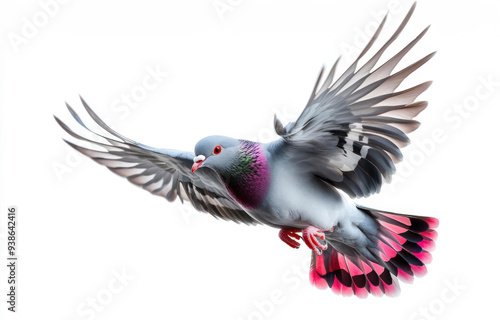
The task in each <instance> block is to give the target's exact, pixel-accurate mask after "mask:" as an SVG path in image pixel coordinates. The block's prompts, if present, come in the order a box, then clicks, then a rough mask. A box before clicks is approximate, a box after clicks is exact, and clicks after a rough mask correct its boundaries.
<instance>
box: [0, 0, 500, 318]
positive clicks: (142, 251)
mask: <svg viewBox="0 0 500 320" xmlns="http://www.w3.org/2000/svg"><path fill="white" fill-rule="evenodd" d="M46 2H48V0H42V1H41V3H42V4H43V3H46ZM224 4H226V5H228V6H230V7H229V9H228V8H227V7H226V9H227V10H226V11H224V12H221V11H218V10H217V9H216V5H219V6H223V5H224ZM410 6H411V2H410V1H403V0H401V1H393V2H392V4H391V2H389V1H387V0H377V1H368V0H365V1H285V0H282V1H245V0H241V1H236V0H232V1H230V0H221V1H213V0H205V1H201V0H200V1H168V2H167V1H164V2H161V3H160V2H159V1H158V2H157V1H106V2H104V1H77V0H73V1H67V3H65V4H59V5H58V6H57V8H56V7H53V6H52V7H50V10H51V11H52V12H51V16H48V15H47V14H46V13H44V11H43V9H42V6H41V5H40V3H39V2H38V1H23V2H22V3H19V1H14V0H6V1H2V5H1V7H0V21H1V22H0V23H1V38H0V41H1V51H0V63H1V66H0V81H1V83H0V90H1V91H0V99H1V101H0V103H1V107H0V112H1V114H0V121H1V124H0V130H1V134H0V145H1V157H2V158H1V172H0V177H1V190H0V196H1V198H0V199H1V207H0V210H1V212H2V214H1V215H0V217H1V218H0V219H1V220H0V226H1V228H2V230H1V231H2V238H1V241H2V243H1V246H2V248H1V253H2V255H1V259H2V261H1V263H0V265H1V266H2V267H1V273H0V277H1V278H0V283H1V286H2V287H1V290H0V292H1V297H0V301H1V302H0V306H1V313H0V317H2V318H5V317H7V319H40V318H42V319H55V320H66V319H179V318H181V319H182V318H189V319H196V318H210V319H215V318H217V319H296V318H302V319H306V318H309V317H317V318H318V319H345V318H347V317H348V318H349V319H365V318H368V317H370V318H374V319H382V318H383V319H398V320H401V319H426V318H427V319H471V318H476V319H480V318H490V317H491V316H490V315H491V314H496V310H497V308H496V304H497V303H498V299H495V297H498V292H496V290H497V288H498V286H499V285H500V283H499V280H498V277H497V275H496V271H497V268H496V266H497V262H498V258H497V254H496V252H497V251H498V247H497V242H498V229H497V228H498V225H499V222H500V221H499V216H498V214H499V213H498V209H497V208H496V207H495V205H494V201H495V200H496V197H497V193H498V181H499V180H498V179H499V178H500V177H499V173H498V156H499V152H498V141H497V140H498V139H497V138H496V133H497V131H498V130H497V125H498V124H497V118H498V116H499V115H500V112H499V110H500V109H499V107H500V106H499V105H498V104H499V102H500V83H499V82H500V68H499V62H498V57H499V56H500V49H499V46H498V39H500V19H499V16H498V15H499V13H500V4H499V3H498V2H494V1H474V2H472V1H420V2H419V3H418V5H417V9H416V11H415V13H414V16H413V18H412V20H411V22H410V23H409V25H408V27H407V28H406V30H405V31H404V32H403V34H402V35H401V37H400V39H398V41H396V43H395V44H394V48H392V49H391V50H390V52H391V53H395V52H397V50H398V49H399V48H401V47H402V46H403V45H405V44H406V43H407V42H409V41H411V39H413V37H414V36H416V35H417V34H418V32H419V31H420V30H422V29H423V28H424V27H425V26H427V25H428V24H432V27H431V29H430V30H429V32H428V34H427V35H426V36H425V37H424V39H423V40H422V41H421V42H420V43H419V44H418V45H417V47H416V48H415V50H414V51H413V52H412V53H411V54H409V55H408V57H407V59H406V58H405V59H404V60H403V62H402V66H404V65H407V64H409V63H411V62H413V61H415V60H416V59H418V58H420V57H423V56H424V55H425V54H427V53H429V52H432V51H435V50H437V51H438V54H437V55H436V56H435V57H434V58H433V59H432V60H431V61H430V62H429V63H428V64H426V65H425V66H424V67H423V68H421V69H420V70H418V71H417V72H416V73H415V74H414V75H412V76H411V77H410V79H409V81H408V82H405V83H403V85H404V86H409V85H414V84H417V83H419V82H422V81H425V80H434V84H433V85H432V86H431V88H430V89H429V90H428V91H426V92H425V93H424V94H423V95H422V96H421V99H425V100H428V101H429V102H430V104H429V107H428V108H427V110H425V111H424V112H423V113H422V114H421V115H419V117H418V120H419V121H421V122H422V125H421V127H420V129H419V130H417V131H416V132H414V133H413V134H411V136H410V138H411V139H412V141H413V143H412V145H410V146H409V147H407V148H405V149H404V155H405V157H406V159H405V162H403V163H402V164H401V165H399V173H398V176H397V177H395V181H394V183H393V184H392V185H386V186H385V187H384V188H383V190H382V192H381V193H380V194H379V195H376V196H373V197H371V198H369V199H361V200H359V201H358V202H359V203H361V204H364V205H367V206H372V207H376V208H380V209H385V210H389V211H395V212H402V213H408V214H417V215H430V216H434V217H437V218H439V219H440V222H441V225H440V227H439V229H438V231H439V239H438V241H437V248H436V250H435V252H434V254H433V256H434V260H433V262H432V263H431V264H430V265H429V267H428V270H429V273H428V274H427V275H426V276H425V277H423V278H418V279H416V280H415V281H414V283H413V284H411V285H409V284H401V288H402V293H401V295H400V296H399V297H398V298H387V297H384V298H373V297H370V298H368V299H364V300H362V299H359V298H356V297H351V298H345V297H341V296H337V295H334V294H333V293H331V292H329V291H320V290H317V289H316V288H314V287H312V286H310V285H309V280H308V279H307V272H306V271H307V270H306V269H307V264H308V259H309V255H310V251H309V250H308V249H306V248H301V249H300V250H292V249H290V248H289V247H288V246H286V245H285V244H284V243H282V242H281V241H280V240H279V239H278V231H277V230H275V229H271V228H267V227H263V226H258V227H248V226H243V225H236V224H234V223H231V222H224V221H218V220H216V219H214V218H212V217H211V216H209V215H205V214H203V213H196V212H193V210H192V209H190V208H188V207H187V206H181V205H180V204H178V203H173V204H172V203H168V202H167V201H165V200H164V199H161V198H159V197H154V196H151V195H150V194H148V193H147V192H145V191H143V190H141V189H139V188H137V187H135V186H133V185H131V184H129V183H128V182H127V181H126V180H124V179H122V178H120V177H118V176H116V175H114V174H112V173H111V172H110V171H108V170H107V169H105V168H104V167H102V166H98V165H97V164H95V163H94V162H92V161H90V160H89V159H86V158H83V157H82V156H76V155H75V153H73V152H71V150H70V148H69V147H68V146H67V145H65V144H64V142H63V141H62V140H61V138H62V137H66V138H67V135H65V133H64V132H63V131H62V130H61V128H60V127H58V126H57V124H56V122H55V121H54V119H53V117H52V116H53V114H55V115H57V116H59V117H60V118H62V119H63V120H65V121H66V122H67V123H69V124H70V125H71V126H72V127H76V123H75V122H74V121H72V119H71V117H70V116H69V113H68V112H67V110H66V109H65V106H64V101H67V102H68V103H70V104H71V105H72V106H73V107H74V108H75V109H76V110H77V111H79V112H83V108H82V107H81V104H80V102H79V98H78V94H81V95H82V96H83V97H84V98H85V99H86V100H87V102H88V103H89V104H90V105H91V106H92V107H93V108H94V110H95V111H96V112H97V113H98V114H99V115H101V116H102V117H103V118H104V119H106V121H108V122H110V123H111V124H112V126H113V127H114V128H115V129H116V130H118V131H119V132H121V133H122V134H124V135H126V136H128V137H130V138H132V139H134V140H136V141H139V142H143V143H145V144H148V145H152V146H157V147H167V148H176V149H181V150H192V149H193V147H194V144H195V143H196V141H198V140H199V139H200V138H202V137H204V136H206V135H210V134H223V135H229V136H233V137H238V138H254V139H256V138H257V139H261V140H263V141H268V140H269V139H270V138H272V136H270V132H271V129H272V127H271V121H272V116H273V114H274V113H275V112H277V113H278V114H279V115H280V116H281V117H282V118H283V119H284V121H285V120H294V117H296V116H298V114H299V113H300V111H301V110H302V108H303V106H304V104H305V102H306V101H307V99H308V97H309V94H310V91H311V89H312V86H313V84H314V82H315V80H316V76H317V74H318V72H319V69H320V68H321V66H322V65H323V64H325V65H327V66H331V64H332V63H333V62H334V60H335V59H336V58H337V57H338V56H339V55H341V54H343V55H344V58H343V60H342V63H341V65H340V69H341V70H342V69H345V68H346V67H347V66H348V63H350V62H352V61H353V58H354V53H356V50H359V48H360V47H361V45H362V44H363V43H364V42H363V41H366V39H365V38H366V36H365V34H368V35H371V33H372V31H373V29H372V26H374V25H375V24H376V22H377V21H378V20H379V18H378V17H380V15H381V14H383V13H384V12H386V11H387V10H388V9H391V13H390V14H389V19H388V21H387V25H386V29H385V31H384V32H383V34H382V36H381V37H382V39H386V38H387V36H388V35H389V33H390V32H392V31H393V30H395V29H396V28H397V25H398V23H399V22H400V21H401V19H402V18H403V16H404V14H405V13H406V11H407V10H408V9H409V7H410ZM50 10H49V11H50ZM219 10H221V9H219ZM44 17H45V18H47V17H48V18H47V19H45V20H44ZM34 19H35V20H36V19H38V20H37V21H36V23H37V24H38V25H39V26H38V27H37V26H35V30H33V28H31V29H30V27H27V26H26V25H27V24H30V23H32V21H33V20H34ZM23 32H24V33H25V34H24V35H23ZM19 38H22V39H24V40H20V39H19ZM353 52H354V53H353ZM386 57H387V56H386ZM154 69H158V70H160V71H161V73H162V74H163V73H168V75H167V76H165V75H163V76H162V78H160V81H159V82H157V83H156V88H154V89H151V90H146V89H144V88H141V86H142V83H143V80H144V78H145V77H146V76H147V75H148V70H154ZM149 72H150V71H149ZM488 79H489V80H488ZM488 81H490V85H489V86H488V85H485V84H484V83H486V82H488ZM491 82H493V84H491ZM150 83H152V84H154V83H153V81H151V82H150ZM495 83H496V84H495ZM141 92H142V93H145V95H142V96H138V94H139V93H141ZM134 94H135V97H136V98H138V99H136V100H135V101H133V102H134V103H135V104H134V107H133V108H132V107H130V106H127V105H125V104H124V102H123V99H124V98H123V97H124V96H132V95H134ZM137 100H140V101H137ZM464 104H465V105H467V107H464ZM455 108H458V109H455ZM466 108H468V109H466ZM459 110H460V111H459ZM433 137H434V138H433ZM431 139H434V140H431ZM8 205H17V206H18V210H19V216H18V220H19V224H18V225H19V230H18V231H19V244H18V255H19V259H20V260H19V262H18V263H19V264H20V266H19V268H18V277H19V278H18V279H19V286H18V297H17V298H18V312H16V314H15V315H13V314H12V313H11V312H7V311H6V309H7V306H6V304H5V300H6V299H7V296H6V289H7V288H6V279H7V274H6V268H5V267H4V264H5V263H6V262H5V261H6V260H5V239H6V237H5V236H6V210H7V206H8ZM302 247H304V246H302ZM304 261H305V262H304ZM304 265H306V268H304V267H303V266H304ZM123 272H125V273H126V274H127V277H129V278H128V280H123V281H122V282H120V281H118V280H116V279H117V278H116V275H115V274H116V273H123ZM116 281H117V282H116ZM110 284H111V287H112V289H113V288H114V291H115V292H114V293H111V291H110V288H109V285H110ZM272 298H273V299H272ZM92 299H95V301H97V302H96V303H97V304H99V306H98V308H97V309H98V310H99V311H91V310H94V309H92V307H91V306H90V305H89V304H88V303H89V301H92ZM433 317H434V318H433Z"/></svg>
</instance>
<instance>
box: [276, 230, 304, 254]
mask: <svg viewBox="0 0 500 320" xmlns="http://www.w3.org/2000/svg"><path fill="white" fill-rule="evenodd" d="M300 231H301V230H300V229H281V230H280V233H279V237H280V239H281V241H283V242H284V243H286V244H287V245H289V246H290V247H292V248H294V249H297V248H298V247H299V246H300V243H298V242H297V241H295V240H293V239H292V238H295V239H297V240H299V239H300V236H299V235H298V234H297V232H300Z"/></svg>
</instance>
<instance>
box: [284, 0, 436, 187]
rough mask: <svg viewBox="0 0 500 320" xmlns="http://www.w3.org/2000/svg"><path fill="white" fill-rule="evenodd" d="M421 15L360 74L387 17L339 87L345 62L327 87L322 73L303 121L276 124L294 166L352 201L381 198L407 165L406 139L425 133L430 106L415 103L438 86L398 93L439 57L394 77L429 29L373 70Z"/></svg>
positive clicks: (401, 28)
mask: <svg viewBox="0 0 500 320" xmlns="http://www.w3.org/2000/svg"><path fill="white" fill-rule="evenodd" d="M414 9H415V4H414V5H413V6H412V7H411V9H410V11H409V12H408V14H407V15H406V17H405V18H404V20H403V22H402V23H401V25H400V26H399V28H398V29H397V30H396V32H395V33H394V34H393V35H392V36H391V37H390V39H389V40H388V41H387V42H386V43H385V44H384V45H383V46H382V47H381V48H380V49H379V50H378V51H377V52H376V53H375V54H374V55H373V57H371V58H370V59H369V60H368V61H367V62H366V63H365V64H364V65H363V66H361V67H360V68H359V69H358V70H356V69H357V65H358V63H359V60H360V59H361V58H362V57H363V56H364V55H365V53H366V52H367V51H368V50H369V49H370V48H371V47H372V45H373V44H374V43H375V40H376V39H377V37H378V36H379V34H380V31H381V30H382V27H383V26H384V23H385V21H386V18H384V19H383V20H382V22H381V24H380V26H379V27H378V29H377V30H376V32H375V34H374V35H373V37H372V38H371V40H370V42H369V43H368V44H367V46H366V47H365V49H364V50H363V51H362V52H361V54H360V55H359V57H358V58H357V59H356V61H354V63H353V64H352V65H351V66H350V67H349V68H348V69H347V70H346V71H345V72H344V73H343V74H342V75H341V76H340V77H339V78H338V79H337V80H336V81H335V82H333V79H334V74H335V69H336V66H337V62H338V60H337V62H336V63H335V64H334V65H333V67H332V69H331V70H330V72H329V74H328V75H327V77H326V78H325V80H324V81H323V83H322V84H321V78H322V73H323V70H321V72H320V75H319V77H318V80H317V82H316V85H315V86H314V90H313V92H312V94H311V97H310V99H309V101H308V103H307V105H306V107H305V108H304V110H303V112H302V114H301V115H300V116H299V118H298V119H297V121H296V122H292V123H289V124H288V125H287V126H285V127H283V125H282V124H281V122H280V121H279V120H278V119H276V118H275V128H276V132H277V133H278V134H279V135H280V136H282V137H283V138H284V140H285V144H284V145H285V148H287V152H288V155H289V157H290V159H291V160H292V161H295V162H297V163H300V164H301V167H302V168H304V170H306V171H307V172H310V173H311V174H314V175H315V176H317V177H319V178H320V179H322V180H324V181H326V182H328V183H330V184H332V185H333V186H335V187H337V188H340V189H342V190H343V191H345V192H346V193H347V194H349V195H350V196H351V197H365V196H368V195H370V194H373V193H375V192H379V191H380V187H381V185H382V182H383V181H382V180H383V179H382V178H384V179H385V180H388V181H389V180H390V178H391V175H392V174H393V173H394V172H395V166H394V164H395V163H397V162H399V161H400V160H401V159H402V154H401V151H400V148H402V147H404V146H406V145H407V144H408V143H409V139H408V137H407V136H406V134H407V133H409V132H412V131H413V130H415V129H416V128H418V126H419V123H418V122H417V121H415V120H413V118H414V117H415V116H417V115H418V114H419V113H420V112H421V111H422V110H424V109H425V107H426V106H427V102H425V101H421V102H415V99H416V98H417V97H418V96H419V95H420V94H421V93H422V92H423V91H425V90H426V89H427V88H428V87H429V85H430V82H425V83H422V84H420V85H417V86H415V87H412V88H409V89H406V90H402V91H395V90H396V89H397V88H398V86H399V85H400V84H401V82H402V81H403V80H404V79H405V78H406V77H407V76H409V75H410V74H411V73H412V72H413V71H415V70H416V69H418V68H419V67H420V66H422V65H423V64H424V63H426V62H427V61H428V60H429V59H430V58H431V57H432V56H433V55H434V53H431V54H429V55H427V56H425V57H424V58H422V59H420V60H418V61H417V62H415V63H413V64H411V65H409V66H408V67H406V68H404V69H402V70H401V71H399V72H396V73H393V70H394V68H395V67H396V65H397V64H398V63H399V62H400V61H401V59H402V58H403V57H404V56H405V55H406V54H407V53H408V51H410V49H411V48H413V46H414V45H415V44H416V43H417V42H418V41H419V40H420V39H421V38H422V37H423V36H424V34H425V33H426V31H427V29H428V27H427V28H425V29H424V30H423V31H422V32H421V33H420V34H419V35H418V36H417V37H416V38H415V39H414V40H413V41H411V42H410V43H409V44H408V45H407V46H406V47H404V48H403V49H402V50H401V51H399V52H398V53H397V54H396V55H394V56H393V57H391V58H390V59H389V60H387V61H386V62H385V63H384V64H382V65H381V66H380V67H379V68H377V69H375V70H372V69H373V68H374V66H375V65H376V63H377V62H378V61H379V59H380V57H381V56H382V54H383V53H384V51H385V50H386V49H387V48H388V47H389V46H390V45H391V44H392V42H393V41H394V40H395V39H396V38H397V37H398V36H399V34H400V33H401V31H402V30H403V29H404V27H405V26H406V24H407V22H408V20H409V19H410V17H411V15H412V13H413V11H414ZM320 84H321V86H320ZM318 87H319V89H318Z"/></svg>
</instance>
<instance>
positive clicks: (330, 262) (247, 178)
mask: <svg viewBox="0 0 500 320" xmlns="http://www.w3.org/2000/svg"><path fill="white" fill-rule="evenodd" d="M414 9H415V4H413V6H412V7H411V9H410V10H409V12H408V13H407V15H406V16H405V18H404V19H403V21H402V22H401V24H400V25H399V27H398V28H397V30H396V31H395V32H394V33H393V34H392V36H391V37H390V38H389V39H388V40H387V41H386V42H385V43H384V44H383V45H382V46H381V47H380V48H379V49H378V51H376V53H375V54H373V56H371V57H370V58H369V59H367V61H366V62H365V63H363V64H362V65H361V63H360V59H361V58H362V57H363V56H365V54H366V53H367V52H368V51H369V49H370V48H371V47H372V46H373V45H374V43H375V42H376V40H377V38H378V36H379V34H380V32H381V30H382V28H383V26H384V24H385V22H386V19H387V15H386V16H385V18H384V19H383V20H382V21H381V23H380V25H379V27H378V29H377V30H376V31H375V33H374V35H373V36H372V38H371V40H370V41H369V42H368V44H367V45H366V47H365V48H364V49H363V50H362V52H361V53H360V54H359V57H357V59H356V60H355V61H354V62H353V63H352V64H351V65H350V66H349V67H348V68H347V69H346V70H345V72H343V73H342V74H341V75H340V76H339V77H337V78H336V77H335V70H336V66H337V64H338V61H339V60H337V62H336V63H335V64H334V65H333V67H332V68H331V70H330V71H329V73H328V75H327V76H326V77H325V78H324V79H323V71H324V68H323V69H322V70H321V72H320V74H319V76H318V79H317V81H316V84H315V86H314V89H313V91H312V94H311V96H310V98H309V100H308V102H307V104H306V106H305V108H304V110H303V111H302V113H301V114H300V116H299V117H298V118H297V120H296V121H295V122H291V123H288V124H287V125H286V126H284V125H283V124H282V123H281V121H280V120H278V119H277V117H276V116H275V117H274V127H275V130H276V133H277V139H276V140H275V141H272V142H270V143H259V142H254V141H248V140H243V139H234V138H230V137H225V136H209V137H206V138H203V139H201V140H200V141H199V142H198V143H197V144H196V145H195V148H194V153H193V152H185V151H178V150H173V149H159V148H154V147H150V146H147V145H144V144H141V143H139V142H136V141H133V140H131V139H129V138H127V137H124V136H123V135H121V134H119V133H118V132H116V131H115V130H113V129H112V128H110V127H109V126H108V125H106V123H104V122H103V121H102V120H101V119H100V118H99V117H98V116H97V114H96V113H95V112H94V111H93V110H92V109H91V108H90V107H89V106H88V104H87V103H86V102H85V101H84V100H83V98H81V97H80V99H81V102H82V104H83V107H84V109H85V110H86V112H87V113H88V114H89V116H90V118H91V119H92V120H93V122H95V123H94V124H93V126H95V127H96V128H97V127H99V129H98V130H93V129H91V127H89V126H87V125H86V124H85V123H84V122H83V121H82V119H81V118H80V116H79V115H78V114H77V113H76V112H75V111H74V109H72V108H71V107H70V106H69V105H68V104H66V106H67V108H68V110H69V112H70V113H71V115H72V117H73V118H74V120H76V122H77V123H78V124H79V125H81V126H82V127H83V128H84V129H85V130H87V131H88V134H90V135H91V136H92V138H86V137H85V136H84V135H80V134H78V133H76V131H74V130H72V129H71V128H70V127H69V126H67V125H66V124H65V123H64V122H62V121H61V120H60V119H58V118H57V117H55V119H56V121H57V122H58V124H59V125H60V126H61V127H62V128H63V129H64V130H65V131H66V132H67V133H68V134H69V135H70V136H72V138H71V139H70V140H73V139H76V140H77V141H75V142H71V141H69V140H66V139H65V141H66V142H67V143H68V144H69V145H70V146H71V147H73V148H75V149H76V150H77V151H79V152H81V153H82V154H84V155H85V156H88V157H90V158H92V159H93V160H94V161H96V162H98V163H99V164H102V165H104V166H106V167H107V168H108V169H110V170H111V171H113V172H114V173H116V174H118V175H120V176H122V177H125V178H127V180H129V181H130V182H131V183H133V184H135V185H137V186H140V187H142V188H143V189H146V190H147V191H149V192H151V193H152V194H154V195H157V196H160V197H164V198H166V199H167V200H168V201H174V200H176V199H180V201H181V202H183V203H184V202H189V203H190V204H191V205H192V206H193V207H194V208H195V209H196V210H199V211H202V212H205V213H209V214H211V215H212V216H214V217H216V218H219V219H223V220H230V221H234V222H236V223H244V224H247V225H255V224H261V225H266V226H270V227H273V228H276V229H279V233H278V236H279V238H280V239H281V240H282V241H283V242H284V243H285V244H287V245H288V246H290V247H292V248H298V247H299V246H300V242H299V241H300V240H301V239H302V241H303V242H304V243H305V245H306V246H307V247H308V248H310V249H311V253H312V258H311V268H310V273H309V277H310V282H311V283H312V284H313V285H314V286H316V287H318V288H320V289H326V288H330V289H331V291H333V292H335V293H337V294H341V295H344V296H349V295H355V296H358V297H367V296H368V295H369V294H372V295H375V296H382V295H388V296H395V295H397V294H398V293H399V292H400V286H399V282H398V279H400V280H402V281H405V282H412V281H413V279H414V277H415V276H422V275H424V274H425V273H426V272H427V268H426V264H428V263H429V262H430V261H431V258H432V257H431V254H430V251H431V250H432V249H433V248H434V246H435V240H436V238H437V232H436V231H435V229H436V228H437V226H438V224H439V221H438V219H436V218H433V217H424V216H415V215H405V214H398V213H392V212H387V211H382V210H375V209H371V208H367V207H363V206H360V205H357V204H356V202H355V201H354V200H353V199H354V198H363V197H367V196H370V195H372V194H375V193H378V192H379V191H380V188H381V186H382V184H383V183H384V182H390V179H391V175H393V174H394V173H395V164H396V163H398V162H399V161H401V160H402V153H401V148H403V147H404V146H406V145H408V144H409V142H410V140H409V139H408V137H407V134H408V133H410V132H412V131H414V130H415V129H417V128H418V126H419V122H417V121H415V120H414V119H413V118H414V117H416V116H417V115H418V114H419V113H420V112H421V111H422V110H424V109H425V108H426V107H427V102H425V101H417V102H416V101H415V100H416V99H417V97H418V96H419V95H420V94H421V93H422V92H424V91H425V90H426V89H427V88H428V87H429V86H430V84H431V82H430V81H429V82H424V83H422V84H419V85H416V86H413V87H411V88H408V89H404V90H399V89H398V87H399V85H400V84H401V82H402V81H403V80H404V79H405V78H407V77H408V76H409V75H410V74H412V73H413V72H414V71H415V70H417V69H418V68H419V67H421V66H422V65H423V64H425V63H426V62H427V61H428V60H429V59H431V58H432V56H433V55H434V53H435V52H434V53H431V54H428V55H427V56H425V57H423V58H421V59H420V60H418V61H416V62H414V63H412V64H410V65H409V66H407V67H404V68H403V69H401V70H400V71H398V72H393V70H394V69H395V67H396V66H397V65H398V63H399V62H400V60H401V59H402V58H403V57H404V56H405V55H406V54H407V53H408V52H409V51H410V50H411V49H412V48H413V47H414V45H415V44H416V43H417V42H418V41H419V40H420V39H421V38H422V37H423V36H424V34H425V33H426V31H427V29H428V28H429V27H427V28H425V29H424V30H423V31H422V32H421V33H420V34H418V36H417V37H416V38H414V40H413V41H411V42H410V43H408V44H407V45H406V46H405V47H404V48H402V49H401V50H400V51H399V52H398V53H396V54H395V55H394V56H392V57H390V58H389V59H387V60H386V61H385V62H384V63H381V65H380V66H379V67H377V68H375V65H376V64H377V63H378V62H379V59H380V58H381V56H382V54H383V53H384V52H385V50H386V49H387V48H388V47H389V46H390V45H391V44H392V43H393V42H394V40H396V38H397V37H398V36H399V34H400V33H401V32H402V31H403V29H404V27H405V26H406V25H407V23H408V21H409V19H410V17H411V15H412V13H413V11H414ZM358 64H360V65H361V66H360V67H358ZM335 78H336V79H335ZM334 79H335V81H334ZM82 130H83V129H82ZM84 145H85V146H84Z"/></svg>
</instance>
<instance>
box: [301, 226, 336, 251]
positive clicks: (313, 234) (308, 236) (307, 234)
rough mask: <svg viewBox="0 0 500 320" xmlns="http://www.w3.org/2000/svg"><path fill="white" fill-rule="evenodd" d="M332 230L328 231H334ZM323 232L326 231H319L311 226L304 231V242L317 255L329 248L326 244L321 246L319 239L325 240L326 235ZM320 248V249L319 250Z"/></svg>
mask: <svg viewBox="0 0 500 320" xmlns="http://www.w3.org/2000/svg"><path fill="white" fill-rule="evenodd" d="M332 230H333V228H332V229H330V230H328V231H332ZM321 231H324V230H321V229H318V228H316V227H313V226H309V227H307V228H305V229H304V230H302V238H303V240H304V242H305V243H306V245H307V246H308V247H309V248H310V249H311V250H312V251H314V252H316V254H317V255H320V254H321V251H320V250H319V249H321V250H326V249H327V248H328V246H327V245H326V244H324V245H323V244H321V243H320V242H319V241H318V239H317V238H320V239H321V240H325V234H324V233H323V232H321ZM318 248H319V249H318Z"/></svg>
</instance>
